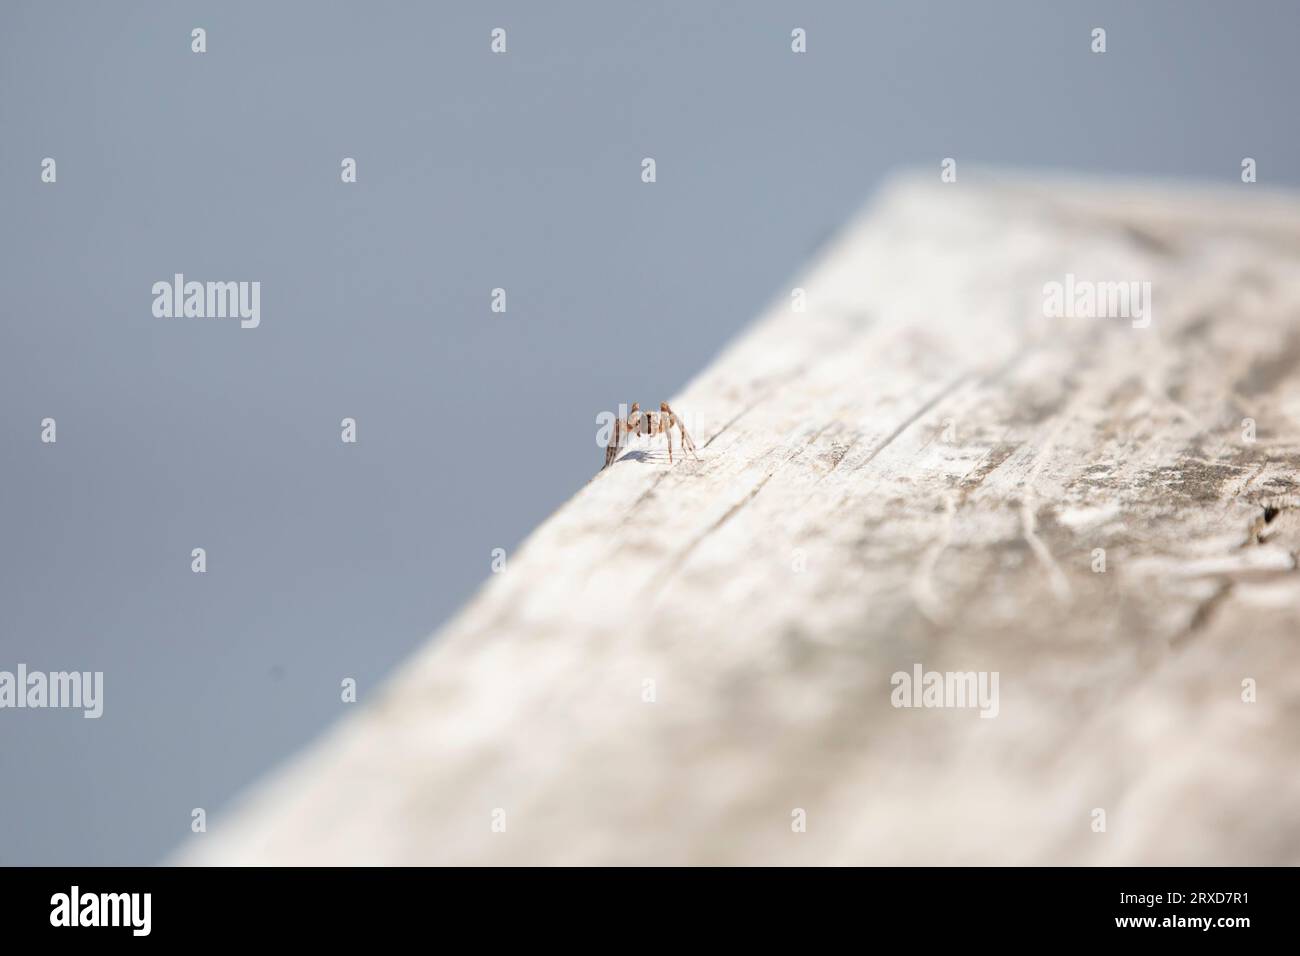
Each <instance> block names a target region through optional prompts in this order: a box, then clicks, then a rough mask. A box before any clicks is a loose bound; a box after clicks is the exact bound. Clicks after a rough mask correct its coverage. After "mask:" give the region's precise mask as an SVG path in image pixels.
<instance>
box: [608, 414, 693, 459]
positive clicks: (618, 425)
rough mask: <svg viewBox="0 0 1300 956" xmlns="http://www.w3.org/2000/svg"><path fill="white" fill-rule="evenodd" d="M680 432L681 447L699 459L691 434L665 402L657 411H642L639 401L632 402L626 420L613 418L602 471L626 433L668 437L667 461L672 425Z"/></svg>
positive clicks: (670, 445)
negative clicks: (612, 430)
mask: <svg viewBox="0 0 1300 956" xmlns="http://www.w3.org/2000/svg"><path fill="white" fill-rule="evenodd" d="M674 425H675V426H677V430H678V431H679V432H681V433H682V448H684V449H686V450H687V451H689V452H690V453H691V454H692V455H694V456H695V460H696V461H699V460H700V456H699V455H696V454H695V442H693V441H691V436H690V435H688V434H686V426H685V425H683V424H682V420H681V419H680V418H678V417H677V415H676V414H675V413H674V412H673V410H672V409H671V408H669V407H668V403H667V402H660V403H659V411H657V412H643V411H641V403H640V402H633V403H632V410H631V411H630V412H628V415H627V421H623V419H621V418H616V419H614V435H613V437H612V439H611V440H610V442H609V444H607V445H606V446H605V464H604V465H602V466H601V469H600V470H601V471H604V470H605V469H606V468H608V467H609V466H610V465H612V464H614V459H615V458H617V457H618V453H619V451H620V450H622V448H623V446H624V445H626V444H627V436H628V435H649V436H652V437H653V436H654V435H664V436H665V437H666V438H667V439H668V462H669V464H671V463H672V460H673V433H672V428H673V426H674Z"/></svg>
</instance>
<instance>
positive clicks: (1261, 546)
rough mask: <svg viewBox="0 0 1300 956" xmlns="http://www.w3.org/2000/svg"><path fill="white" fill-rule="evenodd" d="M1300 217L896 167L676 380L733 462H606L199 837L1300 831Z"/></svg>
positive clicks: (593, 846) (247, 855)
mask: <svg viewBox="0 0 1300 956" xmlns="http://www.w3.org/2000/svg"><path fill="white" fill-rule="evenodd" d="M1298 253H1300V202H1298V201H1297V200H1296V199H1295V198H1292V197H1289V196H1285V195H1277V194H1273V195H1269V194H1266V193H1263V192H1256V187H1254V186H1238V187H1237V188H1236V189H1224V190H1222V191H1213V192H1212V191H1203V190H1200V189H1179V190H1160V189H1153V188H1150V187H1147V186H1143V185H1140V184H1139V185H1122V184H1120V185H1117V184H1078V183H1071V182H1066V181H1062V182H1052V181H1043V180H1032V181H1029V182H1025V181H1021V180H1017V179H1013V178H1010V177H1008V178H1002V179H999V178H996V177H985V178H984V179H983V180H982V181H975V180H973V179H972V180H971V181H969V182H968V181H966V178H965V177H964V178H963V181H962V182H961V183H960V184H954V185H940V184H938V183H934V184H930V183H920V182H917V181H903V182H900V183H897V184H895V185H894V186H892V187H891V188H890V189H889V190H887V191H886V193H885V194H884V196H883V198H882V199H881V200H880V201H879V202H878V203H876V204H875V205H874V206H873V208H872V209H871V210H870V211H869V214H868V215H867V216H865V217H864V218H863V219H862V220H861V221H859V222H858V223H856V224H854V225H851V226H850V227H849V228H848V229H847V230H846V231H845V234H844V235H843V236H842V237H841V238H840V239H839V240H838V241H837V242H836V243H835V244H833V245H832V247H831V248H829V249H828V251H827V252H826V253H825V254H824V255H823V256H822V257H821V259H820V261H819V262H817V263H816V264H814V266H813V267H812V268H811V270H810V272H809V273H808V274H806V275H805V276H803V277H802V278H799V279H798V280H796V281H794V282H792V283H791V285H792V286H794V285H798V286H801V287H803V288H805V289H806V290H807V302H808V310H807V311H806V312H804V313H796V312H793V311H792V310H791V308H790V304H789V301H788V300H787V299H785V298H782V299H781V300H780V301H778V302H777V303H776V304H775V305H774V307H773V308H772V310H771V311H770V312H769V314H767V315H766V316H764V317H763V318H762V319H761V321H759V322H758V323H757V324H756V325H755V327H754V328H753V329H752V330H751V331H749V332H748V333H747V334H746V335H745V336H743V337H742V338H741V339H740V340H739V341H738V342H736V343H735V344H734V345H733V346H732V347H731V348H730V349H729V350H728V351H726V352H725V353H724V354H723V355H722V356H721V357H720V358H719V359H718V360H717V361H716V362H715V363H714V364H713V365H712V366H711V367H709V368H708V369H706V370H705V371H703V372H702V373H701V374H700V375H699V376H698V377H697V378H696V379H695V381H694V382H693V383H692V384H691V385H690V386H689V387H688V388H687V389H686V390H685V391H684V392H683V393H682V394H681V395H679V396H677V397H676V398H674V399H673V406H674V408H675V409H677V411H679V412H681V413H684V414H687V415H689V416H691V417H692V419H693V420H694V422H695V423H696V429H697V433H696V435H695V438H696V441H697V443H698V444H699V446H700V454H701V456H702V458H703V460H702V461H701V462H699V463H696V462H685V463H678V464H677V465H676V466H675V467H672V468H670V467H669V466H668V463H667V459H666V454H665V451H664V448H663V446H662V444H661V443H660V444H658V445H656V446H654V447H653V448H651V449H648V450H645V451H641V450H634V451H632V452H629V453H627V454H625V456H624V457H623V458H621V459H620V460H619V461H618V462H617V463H616V464H615V465H614V466H613V467H612V468H611V469H609V470H608V471H606V472H604V473H601V474H599V475H597V476H596V477H595V478H594V479H593V480H592V481H591V482H590V483H589V484H588V485H587V486H586V487H584V488H583V489H582V490H580V491H579V492H578V493H577V494H576V495H575V496H574V498H573V499H572V500H571V501H570V502H569V503H568V504H567V505H565V506H564V507H563V508H561V509H560V510H559V511H558V512H557V513H556V514H555V515H553V516H552V517H551V518H550V519H549V520H547V521H546V522H545V523H544V524H543V525H542V526H541V527H540V528H539V529H538V530H537V531H536V532H535V533H534V534H533V535H532V537H531V538H530V539H529V540H528V541H527V542H526V544H525V545H524V546H523V547H522V548H521V550H519V551H518V552H517V553H516V554H514V555H513V556H512V557H511V559H510V563H509V566H508V569H507V570H506V571H505V572H504V573H503V574H501V575H498V576H496V577H495V578H494V579H492V580H491V581H490V583H489V584H488V586H486V587H485V588H484V590H483V591H482V592H481V593H480V594H479V595H478V596H477V597H476V598H475V599H474V601H473V602H472V603H471V604H470V605H469V606H468V607H467V608H466V609H465V610H464V611H463V613H462V614H461V615H460V616H459V617H458V618H457V619H456V620H455V621H454V622H453V623H451V624H450V625H449V626H448V627H447V628H446V629H445V630H444V631H443V632H442V633H440V634H439V635H437V636H436V637H434V638H433V639H432V640H430V642H429V644H428V646H427V648H425V649H424V650H423V651H422V652H421V653H420V654H419V655H417V656H416V658H415V659H413V660H411V661H410V662H408V664H407V665H406V666H405V667H404V668H403V669H402V670H401V671H400V672H399V673H398V674H397V676H396V677H395V679H394V680H393V681H392V682H391V684H390V686H388V687H387V688H386V689H385V690H384V692H383V693H382V694H380V693H376V694H375V695H374V699H373V701H372V702H370V703H368V704H363V705H358V707H359V708H360V710H359V711H358V712H357V713H356V714H354V715H353V716H352V717H351V718H350V719H348V720H345V721H344V722H343V723H342V724H341V725H340V726H339V727H337V728H336V729H334V730H333V731H331V732H330V733H329V734H328V735H326V737H325V738H324V739H322V740H321V741H320V742H319V743H318V744H317V745H315V746H314V747H313V748H312V749H311V750H310V751H309V752H307V753H306V754H305V755H304V756H302V757H301V758H300V759H298V760H297V761H295V763H294V764H293V765H292V766H291V767H289V768H287V769H285V770H284V771H283V772H281V773H280V774H279V775H278V776H277V777H276V778H275V779H273V780H272V781H271V782H270V783H269V784H267V785H265V786H263V787H262V788H260V789H259V790H257V791H256V792H255V793H254V794H253V795H252V796H251V797H250V798H249V799H247V800H246V801H245V803H244V805H243V806H242V807H241V808H239V810H238V812H235V813H233V814H232V815H231V816H229V817H227V818H226V819H221V818H220V817H214V818H213V819H212V820H211V821H210V824H211V830H212V832H210V833H209V834H207V835H206V836H204V837H197V838H196V840H198V841H201V842H199V843H198V846H199V847H200V849H198V850H196V851H192V852H190V853H189V854H188V855H187V856H186V857H185V859H186V861H187V862H201V863H247V862H251V863H365V864H369V863H475V864H490V863H506V862H509V863H525V864H540V863H546V864H569V863H618V864H622V863H722V864H729V863H834V864H850V863H1007V864H1010V863H1052V864H1055V863H1082V864H1139V863H1173V864H1190V863H1218V864H1227V863H1292V864H1294V863H1300V574H1297V572H1296V551H1297V548H1300V517H1298V516H1300V511H1292V510H1290V509H1291V508H1292V506H1293V505H1295V504H1296V503H1297V502H1300V498H1297V497H1296V496H1297V493H1298V491H1300V489H1297V481H1298V480H1300V479H1298V478H1297V464H1298V463H1300V380H1298V379H1297V377H1296V375H1295V372H1296V367H1297V363H1300V268H1297V266H1298V265H1300V255H1298ZM1066 273H1073V274H1075V275H1076V276H1080V277H1090V278H1093V279H1097V280H1130V279H1132V280H1149V281H1151V282H1152V289H1153V300H1154V321H1153V322H1152V324H1151V327H1150V328H1146V329H1135V328H1133V327H1132V324H1131V323H1130V322H1128V321H1125V320H1123V319H1095V318H1094V319H1084V318H1077V319H1052V318H1047V317H1045V316H1044V308H1043V285H1044V283H1046V282H1050V281H1053V280H1058V281H1059V280H1063V278H1064V276H1065V274H1066ZM1245 418H1252V419H1254V420H1255V422H1256V423H1257V426H1256V427H1257V440H1256V441H1254V442H1253V443H1251V442H1249V441H1246V440H1245V436H1244V434H1243V426H1242V421H1243V419H1245ZM949 426H950V427H949ZM575 427H586V426H583V425H582V424H581V423H575ZM945 428H948V431H947V434H945ZM600 459H601V454H600V450H599V449H597V448H595V447H593V449H592V470H593V472H595V471H596V469H597V468H598V467H599V465H600ZM1266 509H1268V511H1267V516H1268V518H1269V519H1270V520H1267V521H1266V520H1265V516H1266ZM1274 509H1276V510H1274ZM1098 548H1102V549H1105V558H1106V570H1105V572H1104V573H1097V572H1095V571H1094V570H1093V568H1094V561H1095V557H1094V555H1095V549H1098ZM800 568H802V570H800ZM916 663H921V664H923V665H924V667H925V668H926V669H927V670H941V671H943V670H952V671H972V670H973V671H997V672H998V673H999V675H1000V685H999V686H1000V709H999V714H998V716H997V717H996V718H995V719H980V718H979V717H978V716H977V713H976V712H975V711H973V710H969V709H966V710H959V709H902V708H895V707H893V706H891V703H890V692H891V686H890V678H891V675H892V674H893V673H894V672H895V671H911V669H912V667H913V665H914V664H916ZM1248 678H1249V679H1253V680H1255V681H1256V682H1257V693H1258V700H1257V702H1255V703H1246V702H1243V700H1242V681H1243V680H1245V679H1248ZM646 679H652V680H654V681H655V696H656V700H655V702H653V703H647V702H644V701H643V687H644V684H643V681H644V680H646ZM497 808H501V809H502V810H504V811H505V820H506V830H505V832H503V833H498V832H493V830H492V820H493V812H494V810H495V809H497ZM796 808H800V809H802V810H804V811H805V812H806V815H807V832H805V833H796V832H792V826H791V822H792V816H791V814H792V811H793V810H794V809H796ZM1096 808H1100V809H1103V810H1104V811H1105V812H1106V831H1105V832H1104V833H1099V832H1094V830H1093V828H1092V823H1093V819H1094V817H1093V815H1092V814H1093V810H1094V809H1096Z"/></svg>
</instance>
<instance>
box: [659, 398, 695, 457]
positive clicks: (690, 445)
mask: <svg viewBox="0 0 1300 956" xmlns="http://www.w3.org/2000/svg"><path fill="white" fill-rule="evenodd" d="M663 408H664V411H666V412H667V413H668V414H669V415H671V416H672V421H673V422H674V423H676V425H677V430H678V431H679V432H681V433H682V447H683V448H684V449H686V450H687V451H689V452H690V453H691V457H693V458H694V459H695V460H696V461H699V460H700V456H699V455H697V454H696V453H695V442H693V441H691V436H690V435H688V434H686V426H685V425H683V424H682V420H681V417H680V416H679V415H678V414H677V413H676V412H674V411H673V410H672V409H671V408H670V407H669V406H668V403H667V402H664V403H663Z"/></svg>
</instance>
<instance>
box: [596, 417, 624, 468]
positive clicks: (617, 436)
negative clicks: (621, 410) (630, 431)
mask: <svg viewBox="0 0 1300 956" xmlns="http://www.w3.org/2000/svg"><path fill="white" fill-rule="evenodd" d="M622 444H623V419H621V418H616V419H614V434H612V435H611V436H610V438H609V441H608V442H606V443H605V464H604V465H602V466H601V469H600V470H601V471H604V470H605V469H606V468H608V467H609V466H610V465H612V464H614V459H615V458H617V457H618V452H619V448H620V446H621V445H622Z"/></svg>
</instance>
